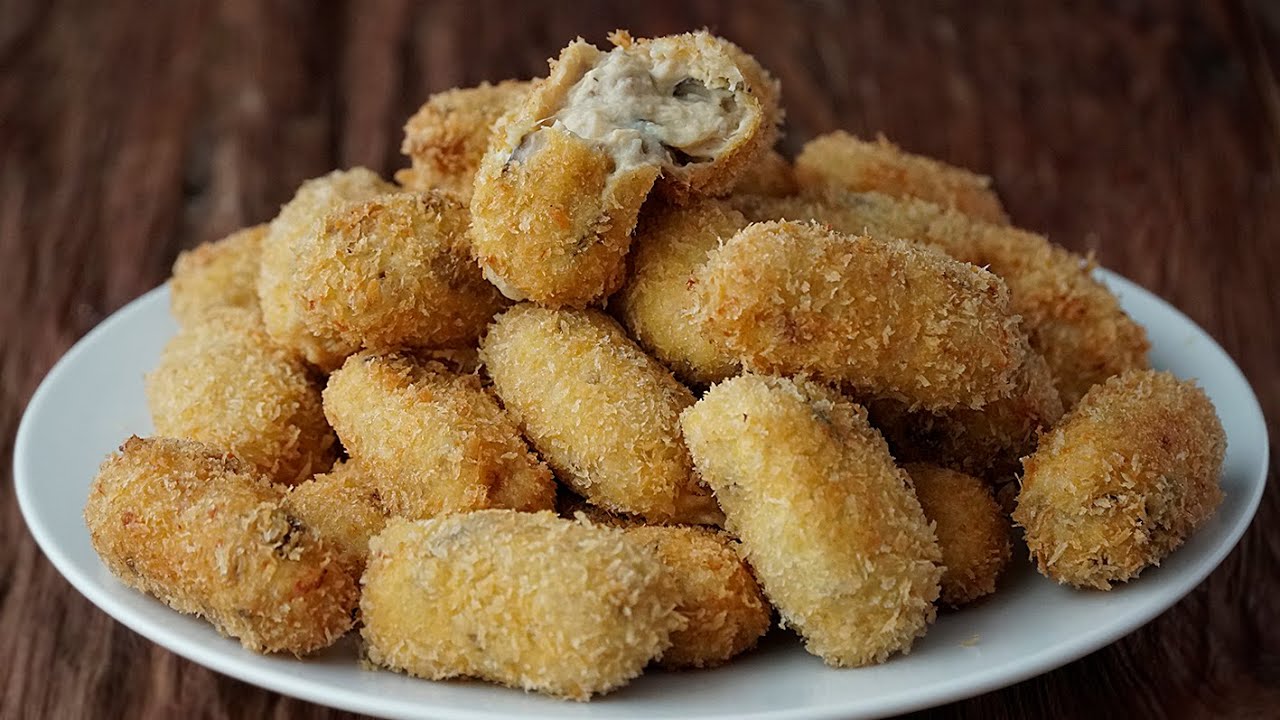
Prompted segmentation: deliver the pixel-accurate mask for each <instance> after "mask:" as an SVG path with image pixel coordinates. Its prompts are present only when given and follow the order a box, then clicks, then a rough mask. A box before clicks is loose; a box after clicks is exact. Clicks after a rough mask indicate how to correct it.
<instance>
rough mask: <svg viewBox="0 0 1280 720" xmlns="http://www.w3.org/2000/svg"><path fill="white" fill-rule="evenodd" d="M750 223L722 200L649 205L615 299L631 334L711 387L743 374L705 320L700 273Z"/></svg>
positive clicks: (680, 373)
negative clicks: (710, 333) (698, 281)
mask: <svg viewBox="0 0 1280 720" xmlns="http://www.w3.org/2000/svg"><path fill="white" fill-rule="evenodd" d="M746 226H747V221H746V219H745V218H744V217H743V216H742V213H740V212H738V211H736V210H733V209H731V208H729V207H727V206H726V205H725V204H724V203H723V202H721V201H719V200H704V201H702V202H699V203H696V204H694V205H690V206H687V207H674V206H670V205H665V204H664V205H659V206H656V207H654V208H653V209H652V210H648V209H646V211H645V215H644V217H643V219H642V220H641V222H640V227H639V228H638V229H637V231H636V238H635V244H634V247H633V248H632V251H631V275H630V277H629V278H628V279H627V284H626V285H625V286H623V288H622V290H621V291H619V292H618V294H617V295H615V296H614V297H613V299H611V300H610V301H609V306H610V309H611V310H614V311H615V312H616V313H617V315H618V317H619V318H620V319H621V320H622V322H623V324H624V325H626V327H627V330H628V331H630V332H631V336H632V337H634V338H635V339H636V341H637V342H639V343H640V345H641V346H642V347H644V349H645V350H647V351H649V352H650V353H653V355H654V357H656V358H658V359H659V360H661V361H662V362H663V363H664V364H666V366H667V367H669V368H671V370H672V371H673V372H674V373H675V374H676V376H677V377H679V378H680V379H681V380H683V381H684V382H686V383H688V384H690V385H695V386H701V387H706V386H708V385H711V384H713V383H716V382H719V381H721V380H724V379H726V378H729V377H731V376H733V375H736V374H737V373H738V371H739V369H740V368H739V363H738V362H737V360H736V359H734V357H733V356H732V355H730V354H729V353H728V352H727V351H725V350H724V349H722V348H721V347H719V346H718V345H716V344H715V343H713V342H712V341H711V339H710V338H708V337H707V335H706V333H705V332H704V331H703V329H702V326H701V324H700V323H699V322H698V320H697V316H696V314H695V310H696V307H697V293H696V282H695V273H696V271H697V270H698V269H699V268H701V267H702V266H703V265H704V264H706V261H707V255H708V253H710V252H711V251H712V250H715V249H716V247H718V246H719V244H720V242H721V241H722V240H727V239H729V238H731V237H733V236H734V235H735V234H736V233H737V232H738V231H739V230H741V229H742V228H744V227H746Z"/></svg>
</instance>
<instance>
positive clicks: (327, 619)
mask: <svg viewBox="0 0 1280 720" xmlns="http://www.w3.org/2000/svg"><path fill="white" fill-rule="evenodd" d="M283 496H284V488H283V487H281V486H278V485H272V484H271V482H270V481H269V480H268V479H267V477H266V476H265V475H263V474H262V473H261V472H259V471H258V470H257V469H255V468H254V467H253V466H252V465H250V464H248V463H245V462H242V461H241V460H239V459H238V458H236V457H235V456H234V455H231V454H229V453H225V452H223V451H221V450H217V449H215V448H212V447H210V446H208V445H204V444H202V443H198V442H193V441H188V440H174V439H168V438H150V439H142V438H138V437H132V438H130V439H129V440H128V441H126V442H125V444H124V445H123V446H121V448H120V451H119V452H118V453H115V454H113V455H112V456H111V457H109V458H107V461H106V462H104V463H103V464H102V468H101V469H100V470H99V471H98V475H97V477H96V478H94V480H93V485H92V486H91V487H90V488H89V498H88V500H87V502H86V503H85V508H84V517H85V523H86V524H87V525H88V526H89V539H90V541H91V542H92V543H93V548H94V550H96V551H97V553H98V556H99V557H100V558H102V561H103V562H104V563H106V565H107V567H108V568H110V569H111V572H113V573H114V574H115V575H116V577H118V578H120V580H121V581H123V582H124V583H125V584H126V585H129V586H130V587H134V588H137V589H138V590H141V591H142V592H145V593H148V594H150V595H154V596H155V597H157V598H159V599H160V600H162V601H164V602H165V603H166V604H167V605H169V606H170V607H172V608H173V609H175V610H177V611H179V612H183V613H189V614H193V615H199V616H201V617H203V618H205V619H206V620H208V621H209V622H211V623H213V625H214V627H216V628H217V629H218V632H221V633H223V634H224V635H229V636H231V637H234V638H237V639H239V640H240V642H241V644H243V645H244V646H245V647H246V648H248V649H250V650H253V651H255V652H290V653H293V654H295V655H305V654H307V653H310V652H313V651H315V650H319V649H321V648H324V647H328V646H329V645H331V644H333V642H334V641H335V640H337V639H338V638H339V637H341V636H342V635H343V634H344V633H346V631H347V630H349V629H350V628H351V624H352V620H351V618H352V612H353V611H354V610H355V607H356V603H357V602H358V601H359V589H358V588H357V587H356V582H355V580H354V578H353V577H352V576H350V575H348V574H347V572H346V571H345V569H344V564H343V563H342V562H341V557H340V554H338V553H336V552H335V551H333V550H332V549H331V548H330V547H329V546H328V545H326V544H325V543H324V542H323V541H322V540H320V539H319V538H318V537H317V536H316V534H315V533H314V532H313V531H312V530H311V529H310V528H308V527H306V526H305V525H304V524H302V523H301V522H300V521H299V520H298V519H297V518H296V517H294V516H292V515H290V514H289V513H288V512H286V511H285V510H284V509H283V508H282V506H281V503H280V500H281V498H282V497H283Z"/></svg>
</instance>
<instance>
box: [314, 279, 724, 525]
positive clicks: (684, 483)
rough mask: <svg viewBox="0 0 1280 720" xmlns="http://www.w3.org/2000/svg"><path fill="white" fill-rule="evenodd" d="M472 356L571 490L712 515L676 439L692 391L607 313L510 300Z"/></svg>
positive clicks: (653, 511) (632, 505)
mask: <svg viewBox="0 0 1280 720" xmlns="http://www.w3.org/2000/svg"><path fill="white" fill-rule="evenodd" d="M480 358H481V360H482V362H483V363H484V367H485V369H486V370H487V372H488V373H489V377H490V378H491V379H492V380H493V388H494V391H495V392H496V393H497V394H498V397H499V398H501V399H502V403H503V405H504V406H505V407H506V409H507V411H508V412H510V413H511V415H512V417H514V418H515V419H516V422H517V423H518V424H519V426H520V428H521V429H522V430H523V431H524V434H525V436H526V437H528V438H529V441H530V442H531V443H533V446H534V447H535V448H536V449H537V450H538V452H539V453H540V454H541V455H542V457H543V458H545V459H546V461H547V463H549V464H550V465H551V467H552V468H553V469H554V470H555V472H556V476H557V477H558V478H559V479H560V480H561V481H562V482H564V483H566V484H568V485H569V486H570V487H571V488H573V489H574V490H575V491H576V492H578V493H579V494H581V495H583V496H584V497H586V498H587V499H589V500H590V501H591V502H593V503H595V504H597V505H601V506H603V507H605V508H606V509H609V510H617V511H621V512H628V513H635V514H638V515H641V516H643V517H644V518H646V519H647V520H650V521H653V522H688V523H716V522H718V521H719V520H720V512H719V510H718V508H717V507H716V504H715V500H714V499H713V498H712V497H711V494H710V492H709V491H708V490H707V489H706V488H705V487H703V486H702V485H701V484H700V483H699V482H698V479H697V477H696V475H695V474H694V472H693V462H692V460H691V459H690V458H689V451H688V449H687V448H686V447H685V445H684V441H683V440H681V438H680V425H679V416H680V412H681V411H682V410H684V409H685V408H687V407H689V406H690V405H692V404H693V402H694V397H693V393H691V392H690V391H689V389H688V388H686V387H685V386H684V385H681V384H680V383H679V382H678V381H676V379H675V378H674V377H672V375H671V372H670V371H669V370H667V369H666V368H665V367H663V366H662V365H661V364H660V363H659V362H658V361H656V360H654V359H653V358H651V357H649V356H648V355H646V354H645V353H644V351H643V350H641V349H640V348H639V346H637V345H636V344H635V342H634V341H632V340H631V339H630V338H629V337H627V335H626V333H625V332H624V331H623V330H622V328H621V327H619V326H618V324H617V323H616V322H615V321H614V320H613V319H612V318H610V317H608V316H607V315H605V314H603V313H601V312H599V311H597V310H551V309H548V308H540V307H537V306H535V305H528V304H524V305H517V306H515V307H514V308H512V309H510V310H508V311H507V312H505V313H503V314H502V315H501V316H499V317H498V320H497V321H496V322H494V324H493V325H492V326H491V327H490V328H489V333H488V334H487V335H486V336H485V339H484V341H483V342H482V343H481V345H480ZM339 434H341V429H339Z"/></svg>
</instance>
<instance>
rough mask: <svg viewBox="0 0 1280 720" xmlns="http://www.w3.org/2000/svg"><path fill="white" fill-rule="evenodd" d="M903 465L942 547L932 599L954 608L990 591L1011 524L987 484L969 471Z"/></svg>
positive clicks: (1003, 560) (1005, 554)
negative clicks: (936, 592) (935, 595)
mask: <svg viewBox="0 0 1280 720" xmlns="http://www.w3.org/2000/svg"><path fill="white" fill-rule="evenodd" d="M903 469H904V470H906V471H907V474H908V475H910V476H911V481H912V482H913V483H914V484H915V488H916V499H917V500H919V501H920V507H921V508H922V509H923V510H924V515H925V517H927V518H928V519H929V522H931V523H933V529H934V532H936V533H937V535H938V546H939V547H940V548H942V564H943V565H944V566H946V569H945V570H944V571H943V573H942V592H941V594H940V595H939V597H938V599H939V600H941V601H942V602H944V603H946V604H947V605H950V606H952V607H960V606H961V605H967V604H969V603H971V602H973V601H974V600H977V599H978V598H981V597H985V596H987V595H990V594H991V593H993V592H995V591H996V581H997V580H998V579H999V578H1000V575H1001V573H1003V572H1004V569H1005V568H1006V567H1007V566H1008V565H1009V558H1010V557H1011V556H1012V554H1013V550H1012V546H1011V544H1010V541H1009V538H1010V535H1011V533H1012V530H1013V528H1012V527H1011V526H1010V524H1009V518H1008V516H1006V515H1005V514H1004V511H1003V510H1001V509H1000V506H999V505H998V504H997V503H996V500H995V497H993V496H992V494H991V489H990V488H988V487H987V484H986V483H985V482H983V481H982V480H979V479H978V478H976V477H973V476H972V475H965V474H963V473H958V472H955V471H954V470H948V469H946V468H941V467H938V466H936V465H926V464H923V463H909V464H907V465H904V466H903Z"/></svg>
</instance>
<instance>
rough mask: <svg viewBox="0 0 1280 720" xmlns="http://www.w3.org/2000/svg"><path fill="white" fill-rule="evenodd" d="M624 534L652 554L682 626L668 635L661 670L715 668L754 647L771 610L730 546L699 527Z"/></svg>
mask: <svg viewBox="0 0 1280 720" xmlns="http://www.w3.org/2000/svg"><path fill="white" fill-rule="evenodd" d="M624 530H625V532H626V534H627V535H628V536H629V537H630V538H632V539H634V540H639V541H640V542H643V543H645V544H647V545H649V546H651V547H652V548H653V549H654V550H655V551H657V554H658V557H659V559H661V560H662V563H663V565H665V566H666V568H667V570H668V573H669V575H670V576H671V579H672V582H673V583H674V584H675V589H676V597H677V598H678V602H677V603H676V612H678V613H680V614H681V615H682V616H684V618H685V620H686V621H687V624H686V625H685V627H684V628H683V629H681V630H676V631H674V632H672V633H671V647H670V648H668V649H667V651H666V652H665V653H663V654H662V660H661V664H662V666H663V667H665V668H668V669H672V670H676V669H681V668H703V667H714V666H716V665H721V664H723V663H725V662H728V661H729V660H730V659H731V658H733V657H735V656H737V655H740V654H742V653H744V652H746V651H747V650H750V649H751V648H753V647H755V644H756V642H757V641H758V640H759V639H760V637H761V636H763V635H764V634H765V632H766V631H768V629H769V625H770V624H771V622H772V620H773V608H772V606H770V605H769V601H768V600H766V599H765V597H764V594H763V593H762V592H761V591H760V585H759V584H758V583H757V582H756V579H755V577H753V576H752V575H751V571H750V570H748V569H747V567H746V565H745V564H744V563H743V561H742V558H741V557H739V555H738V552H737V549H736V545H737V543H736V542H734V541H733V540H731V539H729V538H726V537H725V536H724V535H723V534H721V533H719V532H716V531H713V530H709V529H707V528H702V527H690V526H665V525H637V526H632V527H628V528H624Z"/></svg>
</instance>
